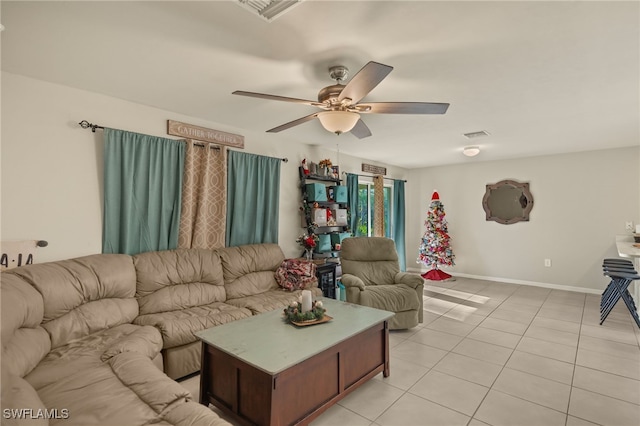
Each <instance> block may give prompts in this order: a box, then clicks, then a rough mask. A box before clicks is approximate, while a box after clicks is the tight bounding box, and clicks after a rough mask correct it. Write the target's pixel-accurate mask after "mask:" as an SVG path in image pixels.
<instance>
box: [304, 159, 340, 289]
mask: <svg viewBox="0 0 640 426" xmlns="http://www.w3.org/2000/svg"><path fill="white" fill-rule="evenodd" d="M298 170H299V175H300V190H301V193H302V206H303V210H304V212H303V219H302V220H303V223H302V227H303V228H304V229H305V231H306V233H307V234H309V235H310V234H316V235H318V236H321V235H328V236H329V239H331V235H332V234H336V235H340V234H342V233H347V232H348V229H349V225H348V216H347V224H345V225H327V226H314V225H313V223H314V221H313V218H312V217H311V216H312V211H313V206H314V205H317V207H318V208H320V209H329V210H337V209H342V210H344V211H345V212H347V211H348V203H347V202H346V200H345V201H344V202H338V201H335V200H330V199H329V198H327V199H328V201H315V200H314V199H313V197H311V196H310V194H308V193H307V184H308V183H320V184H323V185H324V187H325V189H324V190H325V191H327V192H329V187H332V186H340V183H341V182H342V181H341V180H340V179H339V178H333V177H330V176H320V175H305V174H304V170H303V169H302V167H299V168H298ZM345 214H346V213H345ZM336 240H340V239H339V237H334V241H332V242H331V246H330V248H331V249H330V250H323V251H314V252H313V258H314V259H325V260H326V262H325V263H324V264H322V265H320V266H318V281H319V283H321V284H322V285H321V286H320V287H321V288H322V291H323V293H324V295H325V296H326V297H335V285H336V280H337V279H338V278H339V275H341V274H340V273H339V271H340V270H341V269H339V268H338V265H339V264H340V250H335V241H336Z"/></svg>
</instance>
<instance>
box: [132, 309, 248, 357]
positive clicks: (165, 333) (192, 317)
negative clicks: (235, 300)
mask: <svg viewBox="0 0 640 426" xmlns="http://www.w3.org/2000/svg"><path fill="white" fill-rule="evenodd" d="M250 316H251V311H249V310H247V309H242V308H239V307H236V306H232V305H229V304H226V303H221V302H215V303H211V304H209V305H205V306H195V307H192V308H186V309H181V310H176V311H169V312H162V313H157V314H147V315H140V316H139V317H138V318H136V319H135V323H136V324H139V325H152V326H154V327H156V328H157V329H158V330H160V332H161V333H162V341H163V347H164V348H172V347H174V346H180V345H185V344H187V343H191V342H195V341H196V340H197V338H196V336H195V335H194V334H193V333H195V332H196V331H200V330H205V329H207V328H210V327H213V326H216V325H220V324H225V323H228V322H231V321H235V320H237V319H241V318H247V317H250Z"/></svg>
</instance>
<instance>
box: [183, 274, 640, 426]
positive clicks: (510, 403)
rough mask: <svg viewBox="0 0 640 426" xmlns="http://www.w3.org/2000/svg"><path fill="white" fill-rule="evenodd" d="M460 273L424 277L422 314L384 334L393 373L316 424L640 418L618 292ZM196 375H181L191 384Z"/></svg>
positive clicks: (618, 421)
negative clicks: (613, 296)
mask: <svg viewBox="0 0 640 426" xmlns="http://www.w3.org/2000/svg"><path fill="white" fill-rule="evenodd" d="M599 303H600V297H599V295H595V294H585V293H575V292H567V291H561V290H552V289H547V288H541V287H531V286H521V285H515V284H505V283H496V282H490V281H482V280H474V279H468V278H457V279H456V280H455V281H446V282H427V283H426V284H425V290H424V310H425V312H424V323H423V324H420V325H419V326H418V327H415V328H413V329H411V330H404V331H393V332H391V334H390V338H389V339H390V340H389V345H390V347H391V350H390V352H391V375H390V376H389V377H387V378H383V377H382V375H379V376H377V377H375V378H374V379H373V380H370V381H369V382H367V383H365V384H364V385H363V386H362V387H360V388H359V389H357V390H356V391H354V392H353V393H351V394H350V395H348V396H347V397H346V398H344V399H343V400H342V401H340V402H339V403H338V404H337V405H335V406H333V407H331V408H330V409H329V410H327V411H326V412H325V413H324V414H322V415H321V416H320V417H319V418H318V419H316V420H315V421H314V422H313V423H312V425H314V426H346V425H348V426H351V425H353V426H359V425H363V426H392V425H398V426H405V425H407V426H410V425H437V426H444V425H447V426H448V425H462V426H465V425H468V426H482V425H492V426H501V425H509V426H513V425H535V426H540V425H545V426H553V425H559V426H586V425H593V424H599V425H612V426H627V425H628V426H638V425H640V330H639V329H638V327H637V326H636V325H635V323H634V322H633V320H632V318H631V315H630V314H629V312H628V311H627V309H626V307H625V306H624V304H623V303H622V302H620V303H618V305H617V306H616V308H615V309H614V310H613V312H612V313H611V314H610V315H609V318H607V320H606V321H605V323H604V324H603V325H602V326H601V325H599V324H598V322H599V318H600V307H599ZM198 380H199V378H198V377H194V378H191V379H188V380H186V381H183V382H181V383H182V384H183V386H185V387H186V388H187V389H189V390H190V391H191V392H192V393H193V394H194V396H197V395H198Z"/></svg>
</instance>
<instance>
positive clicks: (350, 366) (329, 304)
mask: <svg viewBox="0 0 640 426" xmlns="http://www.w3.org/2000/svg"><path fill="white" fill-rule="evenodd" d="M322 302H323V303H324V306H325V308H326V309H327V314H328V315H330V316H331V317H333V319H332V320H331V321H329V322H325V323H323V324H316V325H311V326H304V327H297V326H294V325H291V324H288V323H286V322H285V320H284V316H283V313H282V310H279V309H278V310H275V311H272V312H267V313H264V314H260V315H256V316H253V317H251V318H245V319H242V320H238V321H233V322H231V323H228V324H224V325H220V326H216V327H213V328H210V329H208V330H204V331H201V332H198V333H196V335H197V336H198V338H199V339H200V340H201V341H202V364H201V371H200V372H201V374H200V403H202V404H205V405H208V404H210V403H211V404H213V405H215V406H216V407H218V408H220V409H221V410H222V411H223V412H225V413H227V414H231V415H232V417H234V418H235V419H237V420H239V421H240V422H241V423H246V424H256V425H291V424H308V423H310V422H311V421H312V420H313V419H315V418H316V417H318V416H319V415H320V414H322V413H323V412H324V411H325V410H326V409H327V408H329V407H330V406H332V405H333V404H335V403H336V402H338V401H339V400H341V399H342V398H344V397H345V396H346V395H347V394H349V393H350V392H352V391H353V390H354V389H356V388H357V387H358V386H360V385H362V384H363V383H365V382H366V381H367V380H369V379H371V378H372V377H374V376H376V375H377V374H379V373H380V372H382V373H383V374H384V376H385V377H387V376H388V375H389V328H388V320H389V318H391V317H393V315H394V314H393V312H388V311H382V310H379V309H373V308H368V307H365V306H359V305H354V304H351V303H344V302H338V301H335V300H332V299H326V298H325V299H322Z"/></svg>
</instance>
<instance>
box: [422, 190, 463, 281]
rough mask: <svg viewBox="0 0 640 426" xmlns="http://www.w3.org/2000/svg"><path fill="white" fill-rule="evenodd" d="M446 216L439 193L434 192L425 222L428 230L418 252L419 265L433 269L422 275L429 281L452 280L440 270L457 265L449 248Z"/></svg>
mask: <svg viewBox="0 0 640 426" xmlns="http://www.w3.org/2000/svg"><path fill="white" fill-rule="evenodd" d="M444 216H445V213H444V205H443V204H442V203H441V202H440V196H439V195H438V192H437V191H435V190H434V191H433V195H432V196H431V204H430V205H429V211H428V212H427V219H426V220H425V221H424V225H425V227H426V228H427V230H426V231H425V233H424V235H423V236H422V243H421V244H420V248H419V250H418V263H423V264H424V265H425V266H426V267H427V268H431V270H430V271H428V272H425V273H424V274H422V277H423V278H426V279H428V280H433V281H442V280H446V279H448V278H451V275H449V274H447V273H446V272H444V271H442V270H440V267H441V266H453V265H455V263H454V261H453V259H454V258H455V255H454V254H453V251H452V250H451V247H450V246H449V240H450V239H451V237H449V234H448V233H447V219H445V217H444Z"/></svg>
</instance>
